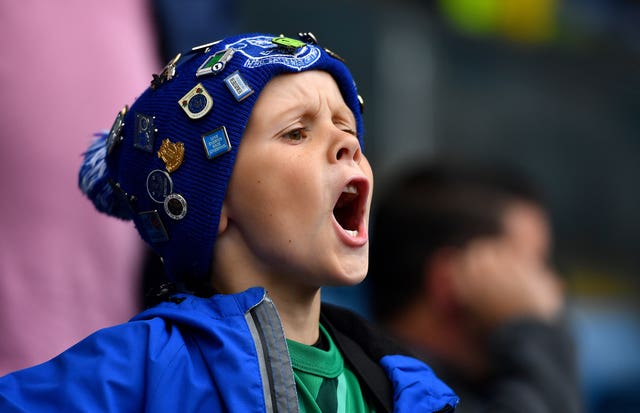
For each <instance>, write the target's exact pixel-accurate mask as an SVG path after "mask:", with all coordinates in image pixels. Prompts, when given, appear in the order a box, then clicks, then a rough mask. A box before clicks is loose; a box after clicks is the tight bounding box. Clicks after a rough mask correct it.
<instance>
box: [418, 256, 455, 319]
mask: <svg viewBox="0 0 640 413" xmlns="http://www.w3.org/2000/svg"><path fill="white" fill-rule="evenodd" d="M458 255H459V253H458V252H457V251H456V250H455V249H454V248H442V249H439V250H437V251H435V252H434V253H433V254H432V255H431V257H430V258H429V259H428V260H427V261H426V262H425V265H424V270H423V277H424V284H423V285H424V288H425V289H426V290H427V291H426V294H427V296H428V298H427V299H428V300H429V301H430V302H431V303H432V307H433V308H434V309H435V310H436V311H437V312H438V313H440V314H448V315H452V314H453V313H455V311H456V308H457V300H456V294H455V291H454V288H455V284H454V282H455V281H454V279H453V277H454V272H455V271H456V269H455V268H456V260H457V256H458Z"/></svg>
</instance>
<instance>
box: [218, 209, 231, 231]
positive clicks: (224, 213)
mask: <svg viewBox="0 0 640 413" xmlns="http://www.w3.org/2000/svg"><path fill="white" fill-rule="evenodd" d="M228 226H229V214H228V208H227V203H226V201H225V202H223V203H222V208H220V221H219V222H218V235H220V234H222V233H223V232H225V231H226V230H227V227H228Z"/></svg>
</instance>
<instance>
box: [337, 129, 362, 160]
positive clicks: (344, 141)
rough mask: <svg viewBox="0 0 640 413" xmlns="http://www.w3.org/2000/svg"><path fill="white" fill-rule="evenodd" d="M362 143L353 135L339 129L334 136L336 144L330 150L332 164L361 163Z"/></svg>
mask: <svg viewBox="0 0 640 413" xmlns="http://www.w3.org/2000/svg"><path fill="white" fill-rule="evenodd" d="M362 156H363V155H362V151H361V149H360V141H359V140H358V138H357V137H356V136H354V135H353V134H351V133H349V132H346V131H343V130H340V129H337V128H336V132H335V135H334V142H333V144H332V145H331V149H330V150H329V157H330V161H331V162H352V161H353V162H356V163H360V159H361V158H362Z"/></svg>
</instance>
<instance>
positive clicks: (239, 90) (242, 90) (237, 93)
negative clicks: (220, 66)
mask: <svg viewBox="0 0 640 413" xmlns="http://www.w3.org/2000/svg"><path fill="white" fill-rule="evenodd" d="M224 83H225V84H226V85H227V88H228V89H229V91H230V92H231V93H232V94H233V97H235V98H236V100H237V101H238V102H240V101H241V100H244V99H246V98H247V97H248V96H250V95H251V94H252V93H253V89H251V87H249V84H247V82H246V81H245V80H244V78H243V77H242V75H241V74H240V72H239V71H237V70H236V71H235V72H233V73H231V74H230V75H229V76H227V77H226V78H225V79H224Z"/></svg>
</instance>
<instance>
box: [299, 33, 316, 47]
mask: <svg viewBox="0 0 640 413" xmlns="http://www.w3.org/2000/svg"><path fill="white" fill-rule="evenodd" d="M298 37H300V38H301V39H302V40H303V41H304V42H307V43H309V44H318V39H317V38H316V36H315V35H314V34H313V33H311V32H300V33H298Z"/></svg>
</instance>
